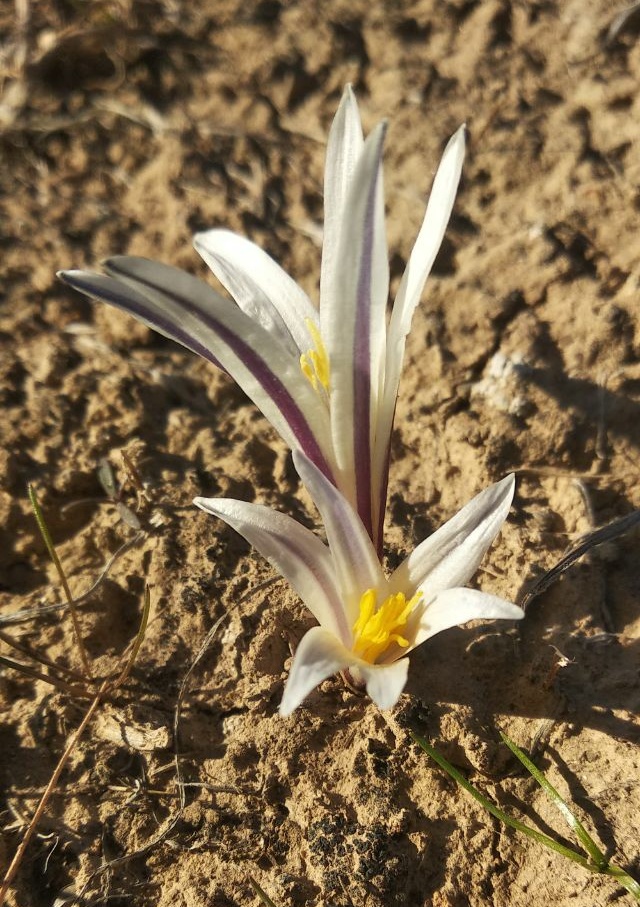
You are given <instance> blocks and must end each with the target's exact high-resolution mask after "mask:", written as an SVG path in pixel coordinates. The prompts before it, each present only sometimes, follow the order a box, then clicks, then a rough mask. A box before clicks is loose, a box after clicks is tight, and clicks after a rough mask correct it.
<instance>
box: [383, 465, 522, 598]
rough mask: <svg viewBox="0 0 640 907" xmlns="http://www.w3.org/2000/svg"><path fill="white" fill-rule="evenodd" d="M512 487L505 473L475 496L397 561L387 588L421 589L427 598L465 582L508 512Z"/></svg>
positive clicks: (405, 590)
mask: <svg viewBox="0 0 640 907" xmlns="http://www.w3.org/2000/svg"><path fill="white" fill-rule="evenodd" d="M514 488H515V479H514V476H513V475H509V476H507V477H506V478H504V479H502V481H501V482H496V484H495V485H490V486H489V488H485V490H484V491H481V492H480V494H478V495H476V497H475V498H473V499H472V500H471V501H469V503H468V504H466V505H465V506H464V507H463V508H462V510H460V511H458V513H456V515H455V516H454V517H452V518H451V519H450V520H449V521H448V522H447V523H445V524H444V526H441V527H440V528H439V529H438V530H436V532H434V533H433V535H430V536H429V538H427V539H425V541H424V542H422V544H420V545H418V547H417V548H416V549H415V551H413V552H412V553H411V554H410V555H409V557H408V558H406V560H405V561H403V563H402V564H400V566H399V567H398V568H397V570H396V571H395V572H394V573H393V574H392V576H391V578H390V580H389V585H390V588H392V589H393V590H394V591H395V590H397V591H402V592H404V593H405V594H407V595H413V593H414V592H415V591H416V590H417V589H423V590H424V595H425V600H426V601H429V600H430V599H431V598H433V597H434V596H435V595H437V594H438V593H439V592H441V591H442V590H444V589H450V588H453V587H455V586H463V585H464V584H465V583H467V582H469V580H470V579H471V577H472V576H473V574H474V573H475V572H476V570H477V569H478V566H479V564H480V561H481V560H482V558H483V557H484V556H485V554H486V552H487V550H488V548H489V546H490V545H491V543H492V542H493V540H494V538H495V537H496V535H497V534H498V532H499V531H500V527H501V526H502V524H503V522H504V521H505V519H506V516H507V514H508V513H509V508H510V506H511V501H512V498H513V492H514Z"/></svg>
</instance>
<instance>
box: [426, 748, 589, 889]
mask: <svg viewBox="0 0 640 907" xmlns="http://www.w3.org/2000/svg"><path fill="white" fill-rule="evenodd" d="M409 733H410V734H411V737H412V738H413V740H414V742H415V743H417V744H418V746H419V747H421V749H423V750H424V751H425V753H427V755H429V756H431V758H432V759H433V760H434V762H437V764H438V765H439V766H440V768H442V769H444V771H445V772H447V774H448V775H450V776H451V777H452V778H453V779H454V781H457V783H458V784H459V785H460V786H461V787H463V788H464V790H466V791H467V793H468V794H470V795H471V796H472V797H473V798H474V800H477V801H478V803H479V804H480V805H481V806H482V807H483V808H484V809H486V810H487V812H488V813H491V815H492V816H494V817H495V818H496V819H499V820H500V822H503V823H504V824H505V825H508V826H509V828H514V829H515V830H516V831H519V832H521V833H522V834H523V835H527V837H529V838H532V839H533V840H534V841H537V842H538V844H542V845H543V846H544V847H548V848H549V850H555V851H556V853H559V854H561V855H562V856H563V857H566V858H567V859H568V860H573V862H574V863H578V864H579V865H580V866H584V868H585V869H589V870H590V871H591V872H598V869H597V868H596V867H595V866H594V865H593V864H592V863H591V862H590V861H589V860H587V858H586V857H583V855H582V854H581V853H578V852H577V851H575V850H571V848H569V847H565V845H564V844H560V842H559V841H555V840H554V839H553V838H550V837H549V835H545V834H544V833H543V832H541V831H538V830H537V829H535V828H531V827H530V826H529V825H525V824H524V822H520V821H519V820H518V819H514V818H513V816H510V815H508V813H505V812H503V810H501V809H500V808H499V807H498V806H496V805H495V804H494V803H492V802H491V800H489V799H488V798H487V797H485V796H484V795H483V794H481V793H480V791H479V790H478V789H477V788H476V787H474V786H473V784H471V782H469V781H467V779H466V778H465V777H464V775H463V774H462V772H459V771H458V769H457V768H455V767H454V766H453V765H451V763H450V762H447V760H446V759H445V758H444V756H441V755H440V753H438V752H437V751H436V750H435V749H434V748H433V747H432V746H430V744H428V743H427V741H426V740H424V738H422V737H419V736H418V735H417V734H415V733H414V732H413V731H410V732H409Z"/></svg>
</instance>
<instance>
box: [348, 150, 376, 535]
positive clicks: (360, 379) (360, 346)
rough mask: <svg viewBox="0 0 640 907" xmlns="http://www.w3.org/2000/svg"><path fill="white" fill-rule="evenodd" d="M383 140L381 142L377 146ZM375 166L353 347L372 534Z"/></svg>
mask: <svg viewBox="0 0 640 907" xmlns="http://www.w3.org/2000/svg"><path fill="white" fill-rule="evenodd" d="M381 147H382V143H381V144H380V148H381ZM379 179H380V171H379V170H378V172H377V174H376V178H375V180H372V181H371V184H370V187H369V196H368V198H367V206H366V210H365V222H364V230H363V237H362V251H361V255H360V272H359V274H358V287H357V295H356V319H355V328H356V329H355V335H354V351H353V365H354V369H353V419H354V438H353V447H354V465H355V480H356V500H357V509H358V513H359V515H360V518H361V519H362V522H363V523H364V525H365V527H366V529H367V532H368V533H369V535H370V536H371V537H372V538H373V516H372V512H371V294H372V286H371V275H372V272H373V249H374V243H375V217H376V196H377V192H378V181H379Z"/></svg>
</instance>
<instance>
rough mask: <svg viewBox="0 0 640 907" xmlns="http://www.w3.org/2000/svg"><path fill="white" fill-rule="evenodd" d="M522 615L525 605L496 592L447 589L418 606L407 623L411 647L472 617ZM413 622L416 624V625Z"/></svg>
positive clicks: (514, 616)
mask: <svg viewBox="0 0 640 907" xmlns="http://www.w3.org/2000/svg"><path fill="white" fill-rule="evenodd" d="M523 617H524V611H523V610H522V608H519V607H518V606H517V605H514V604H513V603H512V602H508V601H505V599H503V598H498V596H496V595H489V594H488V593H486V592H480V591H478V590H477V589H446V590H445V591H444V592H440V593H439V594H438V595H437V596H436V597H435V599H434V600H433V601H430V602H428V604H427V605H426V607H424V608H418V609H416V614H415V617H414V618H413V620H412V621H410V625H409V627H408V632H409V633H410V634H411V649H415V647H416V646H419V645H420V644H421V643H423V642H424V641H425V640H426V639H430V638H431V637H432V636H435V634H436V633H441V632H442V631H443V630H448V629H449V628H450V627H457V626H460V625H461V624H466V623H467V622H468V621H470V620H480V619H484V620H495V619H498V618H499V619H502V620H520V619H521V618H523ZM411 623H413V624H414V626H413V627H412V626H411ZM411 649H410V650H409V651H411ZM405 651H406V650H405Z"/></svg>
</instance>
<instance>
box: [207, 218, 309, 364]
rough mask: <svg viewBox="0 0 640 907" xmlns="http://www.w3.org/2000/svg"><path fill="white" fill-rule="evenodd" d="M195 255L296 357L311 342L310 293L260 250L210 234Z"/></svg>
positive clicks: (219, 232)
mask: <svg viewBox="0 0 640 907" xmlns="http://www.w3.org/2000/svg"><path fill="white" fill-rule="evenodd" d="M193 245H194V247H195V249H196V250H197V252H199V254H200V255H201V256H202V258H203V259H204V260H205V261H206V263H207V264H208V265H209V267H210V268H211V270H212V271H213V273H214V274H215V275H216V277H217V278H218V280H219V281H220V283H221V284H222V285H223V286H224V287H226V289H227V290H228V291H229V293H230V294H231V295H232V296H233V298H234V299H235V301H236V302H237V303H238V305H239V306H240V308H241V309H242V310H243V312H246V314H247V315H249V316H250V318H252V319H253V320H254V321H257V322H258V324H261V325H262V327H264V328H266V330H267V331H269V333H270V334H273V335H275V336H276V337H277V338H278V339H279V340H280V341H281V343H283V344H284V346H285V347H286V348H287V349H288V350H289V352H290V353H292V354H293V355H295V357H296V358H298V357H299V356H300V354H301V353H306V352H307V350H308V349H309V347H310V346H311V338H310V337H309V331H308V328H307V326H306V324H305V319H307V318H308V319H311V321H313V322H314V323H317V322H318V313H317V311H316V309H315V308H314V307H313V305H312V304H311V301H310V300H309V297H308V296H307V294H306V293H305V292H304V291H303V290H302V289H301V288H300V287H299V286H298V284H297V283H296V282H295V281H294V280H292V279H291V278H290V277H289V275H288V274H287V273H286V272H285V271H283V269H282V268H281V267H280V265H279V264H277V263H276V262H275V261H274V260H273V258H271V256H270V255H267V253H266V252H265V251H263V250H262V249H261V248H260V247H259V246H256V245H255V243H252V242H250V240H248V239H245V238H244V237H242V236H236V234H235V233H231V232H230V231H229V230H207V231H206V232H205V233H197V234H196V235H195V236H194V238H193Z"/></svg>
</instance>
